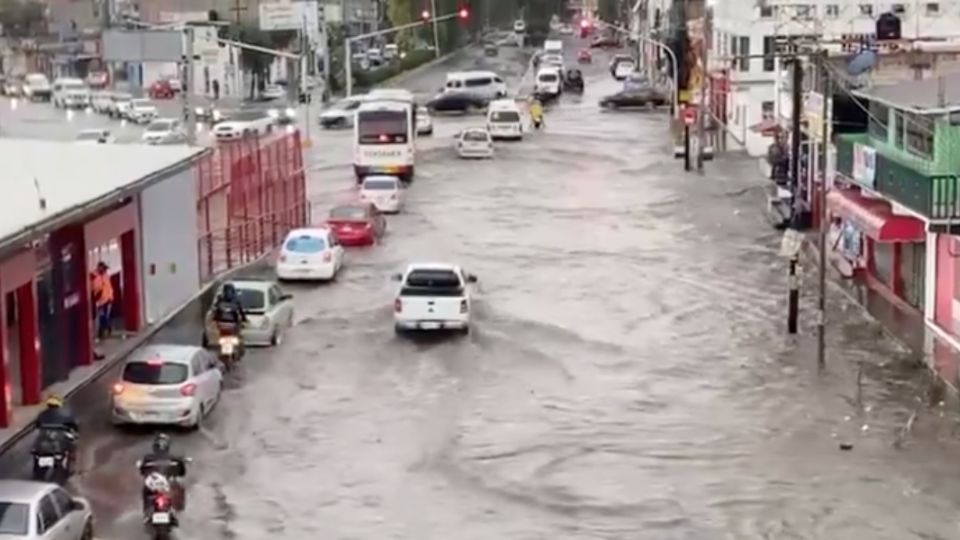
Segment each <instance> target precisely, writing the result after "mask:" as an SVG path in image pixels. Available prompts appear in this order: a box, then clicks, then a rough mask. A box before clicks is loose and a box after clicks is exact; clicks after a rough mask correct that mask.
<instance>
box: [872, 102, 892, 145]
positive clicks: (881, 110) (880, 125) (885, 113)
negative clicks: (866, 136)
mask: <svg viewBox="0 0 960 540" xmlns="http://www.w3.org/2000/svg"><path fill="white" fill-rule="evenodd" d="M889 122H890V108H889V107H887V106H886V105H881V104H880V103H877V102H876V101H872V102H870V118H869V123H868V130H869V132H870V136H871V137H873V138H875V139H877V140H880V141H886V140H887V133H888V130H887V124H888V123H889Z"/></svg>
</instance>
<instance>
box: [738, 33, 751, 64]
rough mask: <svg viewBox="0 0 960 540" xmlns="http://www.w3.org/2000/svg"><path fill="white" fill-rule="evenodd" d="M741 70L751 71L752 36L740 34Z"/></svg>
mask: <svg viewBox="0 0 960 540" xmlns="http://www.w3.org/2000/svg"><path fill="white" fill-rule="evenodd" d="M738 60H739V62H738V63H739V64H740V71H750V36H740V58H739V59H738Z"/></svg>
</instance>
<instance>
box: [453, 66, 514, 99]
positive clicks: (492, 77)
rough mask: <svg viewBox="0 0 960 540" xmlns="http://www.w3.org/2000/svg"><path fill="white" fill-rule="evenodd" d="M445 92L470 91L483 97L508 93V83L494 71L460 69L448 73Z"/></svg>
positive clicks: (498, 96)
mask: <svg viewBox="0 0 960 540" xmlns="http://www.w3.org/2000/svg"><path fill="white" fill-rule="evenodd" d="M443 91H444V92H469V93H471V94H474V95H476V96H479V97H481V98H483V99H497V98H502V97H505V96H506V95H507V83H505V82H503V79H502V78H500V76H499V75H497V74H496V73H494V72H492V71H458V72H455V73H448V74H447V83H446V84H445V85H444V87H443Z"/></svg>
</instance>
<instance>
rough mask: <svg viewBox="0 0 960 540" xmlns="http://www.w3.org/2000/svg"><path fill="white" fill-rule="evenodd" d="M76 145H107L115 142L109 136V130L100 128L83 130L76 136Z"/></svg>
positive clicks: (111, 136)
mask: <svg viewBox="0 0 960 540" xmlns="http://www.w3.org/2000/svg"><path fill="white" fill-rule="evenodd" d="M76 142H77V143H84V144H109V143H115V142H117V141H116V139H114V138H113V135H112V134H110V130H108V129H102V128H94V129H85V130H83V131H81V132H80V133H78V134H77V138H76Z"/></svg>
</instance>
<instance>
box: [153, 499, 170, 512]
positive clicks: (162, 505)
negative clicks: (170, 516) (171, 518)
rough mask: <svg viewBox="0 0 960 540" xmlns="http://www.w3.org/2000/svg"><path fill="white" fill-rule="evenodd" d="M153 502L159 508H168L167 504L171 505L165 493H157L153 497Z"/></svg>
mask: <svg viewBox="0 0 960 540" xmlns="http://www.w3.org/2000/svg"><path fill="white" fill-rule="evenodd" d="M153 504H154V505H155V506H156V507H157V510H166V509H167V506H169V505H170V501H168V500H167V498H166V497H165V496H163V495H157V496H156V497H155V498H154V499H153Z"/></svg>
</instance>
